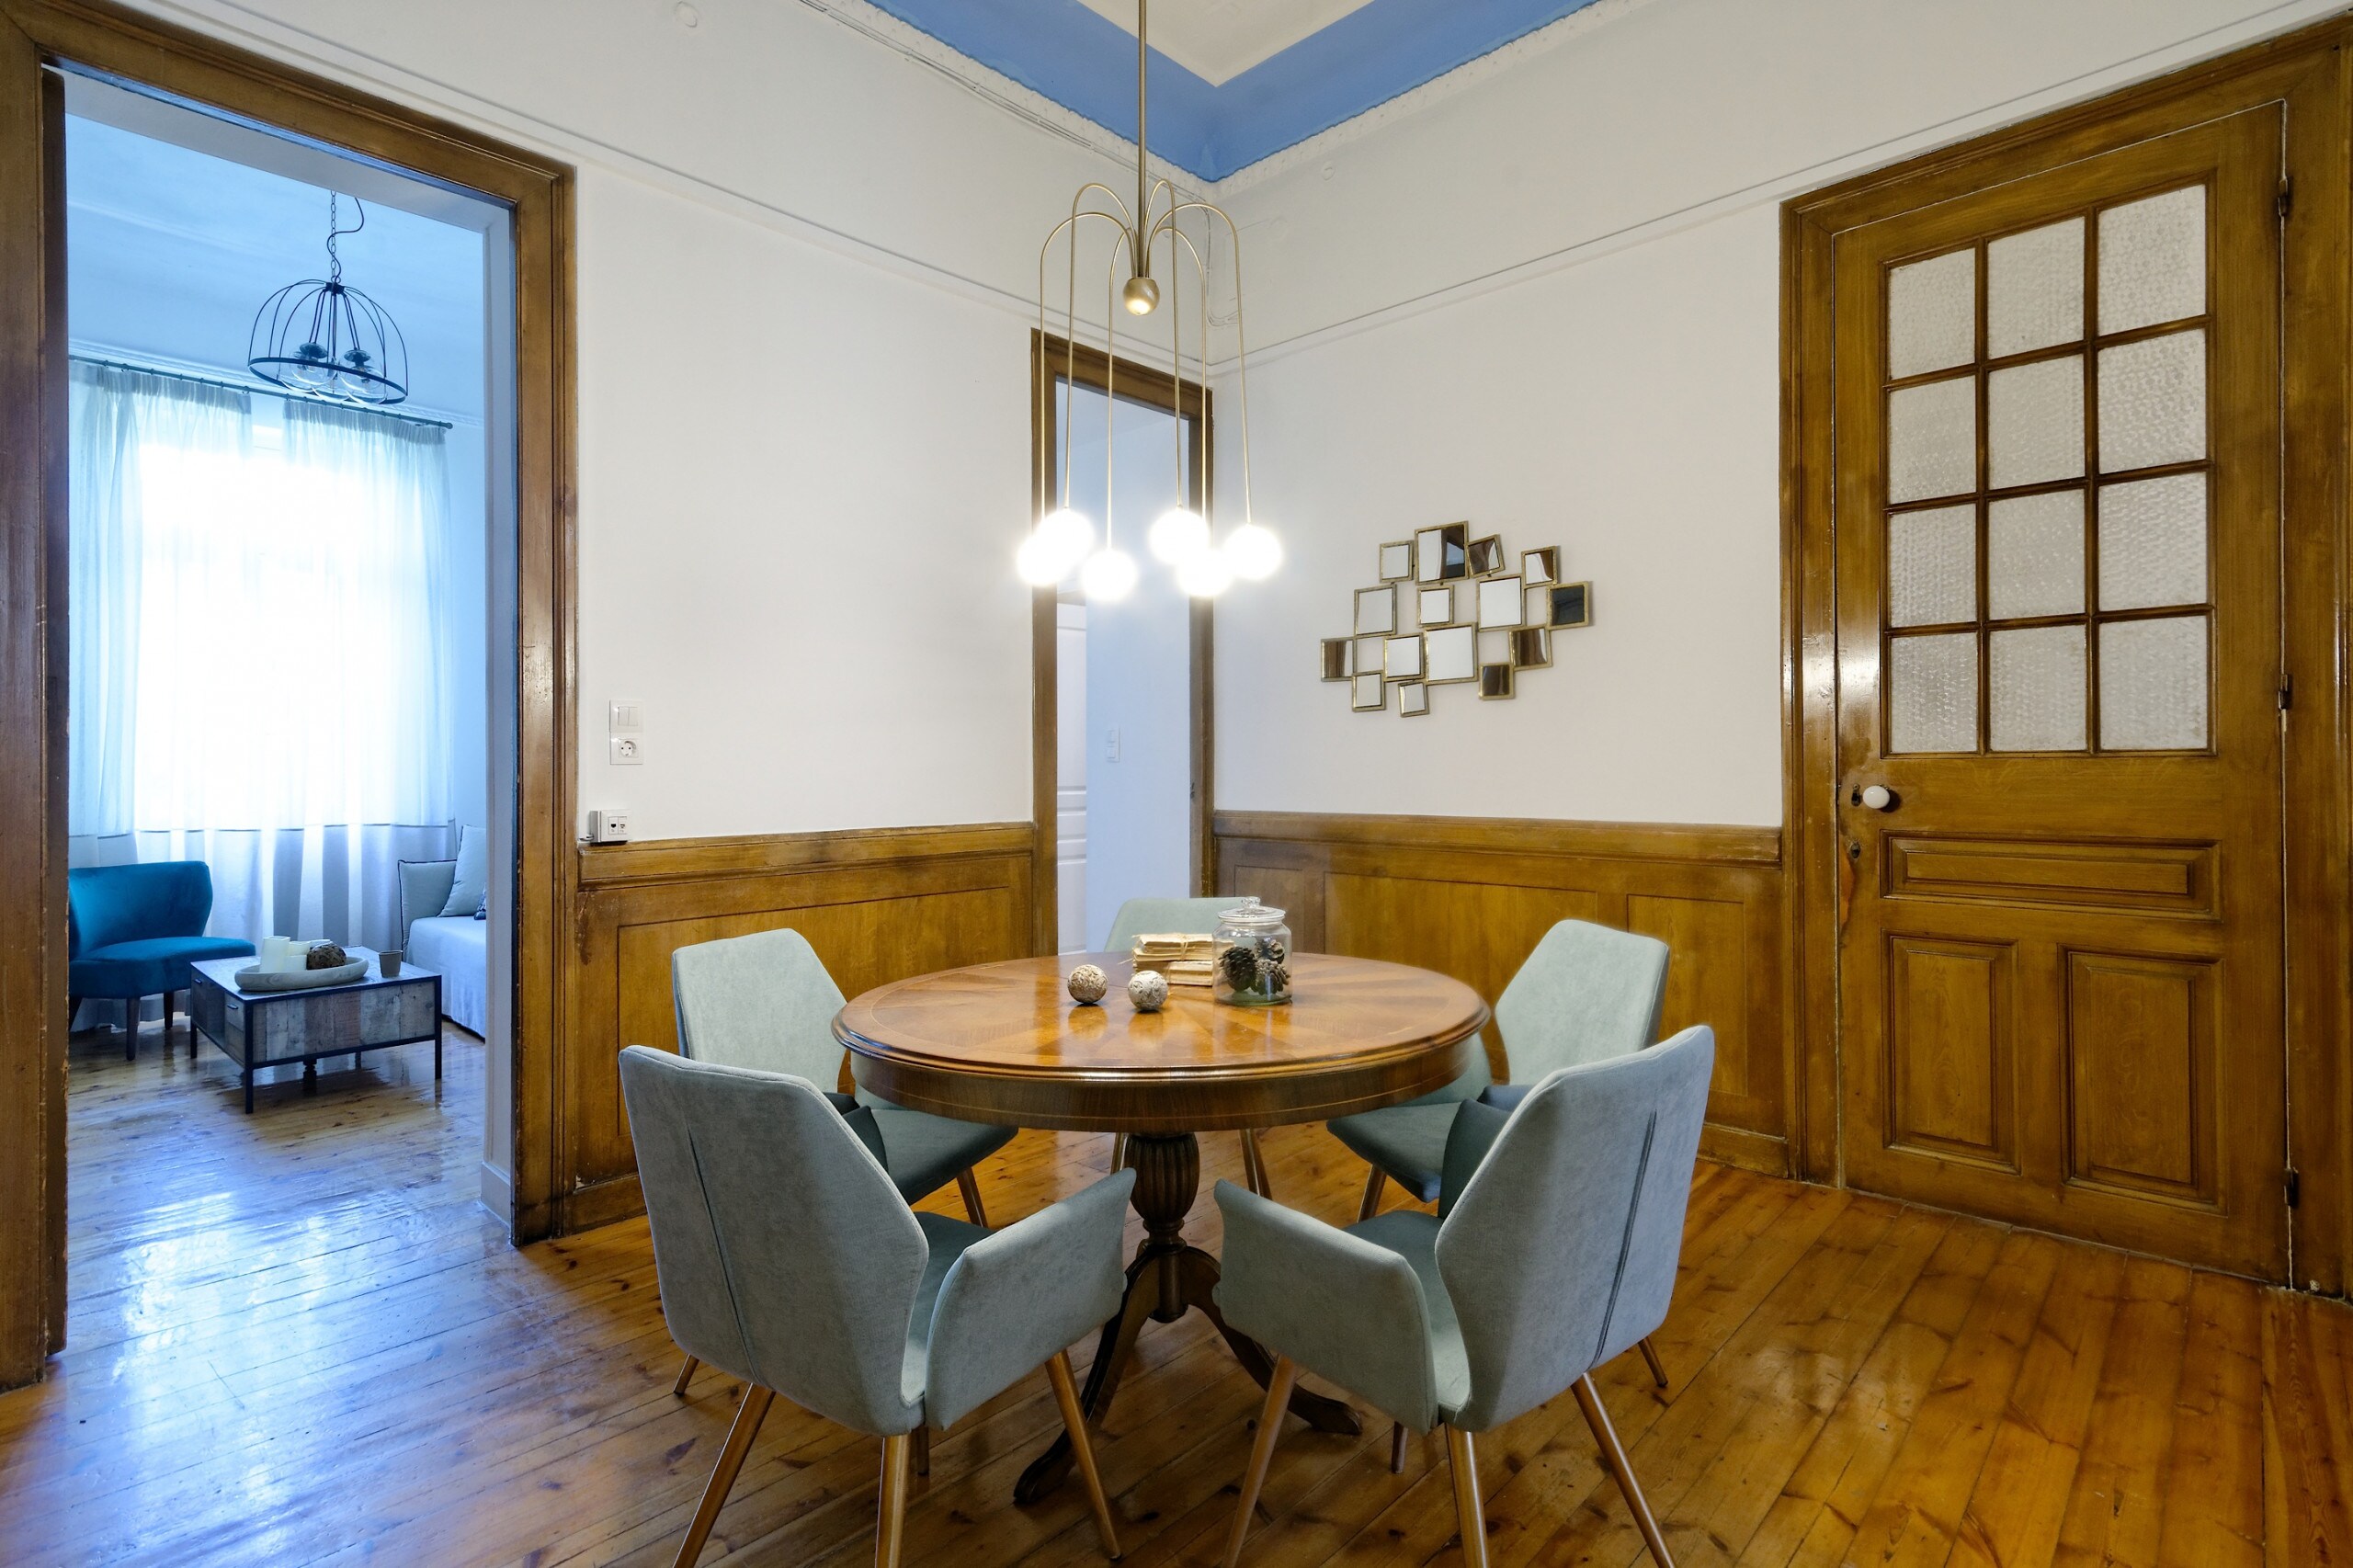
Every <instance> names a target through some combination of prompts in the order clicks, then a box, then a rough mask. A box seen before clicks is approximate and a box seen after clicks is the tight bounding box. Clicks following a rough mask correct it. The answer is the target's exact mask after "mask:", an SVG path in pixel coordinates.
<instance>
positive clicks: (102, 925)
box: [65, 860, 254, 1062]
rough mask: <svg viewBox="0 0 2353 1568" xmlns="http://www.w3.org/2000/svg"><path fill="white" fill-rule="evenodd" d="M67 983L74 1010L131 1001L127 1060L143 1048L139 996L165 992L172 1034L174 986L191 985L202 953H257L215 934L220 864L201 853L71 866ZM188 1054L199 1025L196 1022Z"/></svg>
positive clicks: (167, 1034) (126, 1008) (167, 1028)
mask: <svg viewBox="0 0 2353 1568" xmlns="http://www.w3.org/2000/svg"><path fill="white" fill-rule="evenodd" d="M65 903H66V930H65V954H66V970H65V975H66V979H65V989H66V991H67V993H68V994H69V995H70V996H71V997H72V1006H71V1008H70V1010H69V1013H68V1017H71V1016H72V1014H73V1013H77V1012H79V1011H80V1010H81V1006H82V999H83V998H84V997H85V996H87V997H106V998H108V999H111V1000H116V1001H119V1002H121V1003H122V1004H123V1043H122V1055H123V1060H124V1061H126V1062H128V1061H131V1060H133V1059H135V1058H136V1057H137V1056H138V1054H139V1004H140V1003H141V1002H142V1000H143V999H144V998H146V997H149V996H161V997H163V999H164V1040H165V1044H166V1045H167V1046H168V1045H169V1043H170V1041H171V1035H172V993H173V992H175V991H185V990H187V989H188V982H189V978H190V976H189V966H190V965H192V964H194V963H195V962H196V961H197V960H199V959H232V958H244V957H247V956H249V955H250V954H251V953H252V952H253V950H254V945H253V944H252V943H251V942H242V941H239V940H238V939H237V938H235V937H208V936H206V935H205V934H204V923H205V922H206V921H208V920H210V918H211V917H212V872H211V869H210V868H209V867H207V866H206V865H205V864H204V862H203V861H201V860H151V861H148V862H147V863H145V864H144V865H138V866H85V867H83V868H81V869H76V870H71V871H68V872H66V874H65ZM188 1054H189V1055H191V1056H193V1055H195V1054H196V1030H195V1028H193V1026H191V1027H190V1028H189V1029H188Z"/></svg>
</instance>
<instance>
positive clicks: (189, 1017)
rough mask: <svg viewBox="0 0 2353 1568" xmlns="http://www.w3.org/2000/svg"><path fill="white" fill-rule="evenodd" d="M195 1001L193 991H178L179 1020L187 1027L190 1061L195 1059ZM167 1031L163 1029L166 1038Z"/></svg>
mask: <svg viewBox="0 0 2353 1568" xmlns="http://www.w3.org/2000/svg"><path fill="white" fill-rule="evenodd" d="M195 1002H196V996H195V994H194V993H192V992H188V991H183V992H181V993H180V1021H181V1022H182V1023H183V1024H185V1025H186V1026H187V1027H188V1060H189V1061H190V1062H193V1061H195V1060H196V1009H195V1006H194V1004H195ZM169 1016H170V1015H168V1014H166V1015H165V1017H167V1018H168V1017H169ZM169 1033H170V1031H169V1030H168V1029H167V1030H166V1031H165V1034H166V1037H167V1038H168V1036H169Z"/></svg>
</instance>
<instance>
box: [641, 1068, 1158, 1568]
mask: <svg viewBox="0 0 2353 1568" xmlns="http://www.w3.org/2000/svg"><path fill="white" fill-rule="evenodd" d="M620 1070H621V1093H622V1096H623V1098H624V1100H625V1102H626V1103H627V1105H628V1107H629V1125H630V1135H631V1138H632V1139H634V1140H635V1142H636V1144H637V1169H638V1179H639V1180H640V1182H641V1183H642V1185H643V1187H644V1191H645V1212H646V1219H647V1221H648V1223H649V1224H650V1225H651V1226H652V1228H653V1233H654V1274H655V1277H656V1278H657V1279H658V1280H659V1282H660V1285H661V1290H662V1314H663V1316H664V1318H665V1319H666V1320H667V1322H668V1324H669V1326H670V1334H671V1336H672V1337H673V1338H675V1339H676V1340H677V1342H678V1343H679V1344H680V1345H682V1346H686V1349H687V1352H688V1355H691V1356H695V1357H698V1358H701V1359H703V1360H706V1361H709V1362H710V1364H711V1365H712V1366H714V1367H717V1368H719V1369H722V1370H723V1371H726V1372H728V1373H731V1374H732V1375H733V1376H735V1377H738V1378H741V1379H742V1380H744V1383H745V1390H744V1400H743V1403H742V1404H741V1405H740V1406H738V1407H737V1409H736V1413H735V1422H734V1425H733V1427H731V1428H730V1429H729V1431H728V1434H727V1440H726V1442H725V1443H724V1444H723V1445H722V1447H721V1449H720V1451H719V1459H718V1462H717V1463H716V1464H715V1465H714V1466H713V1467H712V1470H711V1473H710V1484H709V1485H708V1486H706V1487H705V1488H704V1490H703V1494H702V1502H701V1504H700V1505H699V1506H698V1507H697V1508H696V1509H695V1516H694V1520H693V1523H692V1524H690V1525H689V1526H688V1529H687V1537H686V1540H685V1541H684V1542H682V1543H681V1544H680V1546H679V1549H678V1556H677V1559H676V1562H677V1564H678V1568H690V1565H691V1564H692V1563H693V1562H695V1560H696V1559H697V1558H698V1557H699V1556H700V1555H701V1553H702V1549H703V1544H704V1542H705V1541H707V1540H709V1539H710V1530H711V1527H712V1525H713V1524H715V1523H716V1522H717V1520H718V1518H719V1510H720V1508H721V1507H722V1506H723V1505H724V1504H725V1503H726V1501H727V1494H728V1491H729V1489H730V1488H731V1487H733V1485H734V1483H735V1476H736V1473H737V1472H738V1471H741V1470H742V1469H743V1466H744V1459H745V1455H746V1454H747V1453H748V1452H750V1450H751V1447H752V1440H753V1438H754V1437H757V1436H758V1435H759V1430H760V1423H761V1422H762V1421H763V1420H764V1419H765V1418H766V1417H767V1412H768V1405H769V1403H771V1402H772V1401H773V1400H774V1399H775V1397H776V1396H777V1395H778V1394H782V1395H784V1397H785V1398H787V1399H789V1400H790V1401H791V1402H792V1403H795V1404H798V1405H800V1406H801V1408H803V1409H805V1410H809V1411H813V1412H814V1413H815V1414H817V1415H822V1416H824V1417H825V1418H826V1419H827V1420H830V1421H837V1422H839V1423H841V1425H843V1426H847V1427H850V1428H852V1429H853V1430H856V1431H859V1432H864V1433H868V1434H870V1435H871V1436H874V1437H881V1439H882V1487H881V1506H880V1518H879V1520H878V1522H877V1525H876V1528H875V1542H874V1561H875V1563H876V1568H898V1562H899V1548H900V1541H901V1539H902V1536H903V1533H904V1526H905V1517H906V1502H907V1474H908V1468H909V1462H910V1458H911V1452H912V1449H913V1442H914V1435H915V1433H916V1432H918V1431H923V1430H926V1429H927V1428H928V1427H930V1426H949V1425H952V1424H953V1423H955V1422H957V1421H960V1420H961V1419H962V1418H963V1417H964V1416H966V1415H970V1414H971V1413H972V1411H974V1410H975V1409H977V1408H979V1407H980V1406H981V1405H982V1404H983V1403H986V1402H987V1401H989V1400H991V1399H993V1398H995V1396H996V1395H997V1394H998V1393H999V1392H1002V1391H1003V1390H1005V1389H1006V1388H1008V1387H1010V1386H1011V1385H1012V1384H1013V1383H1015V1382H1016V1381H1019V1380H1020V1379H1021V1378H1023V1377H1026V1376H1027V1375H1029V1373H1030V1372H1032V1371H1035V1370H1037V1369H1039V1367H1040V1366H1041V1365H1042V1366H1043V1367H1044V1368H1045V1369H1046V1374H1047V1377H1048V1380H1049V1381H1051V1383H1052V1385H1053V1391H1054V1399H1055V1403H1057V1404H1059V1405H1060V1406H1061V1408H1062V1415H1063V1425H1064V1426H1066V1427H1068V1429H1069V1431H1070V1440H1071V1447H1072V1449H1073V1450H1074V1457H1075V1458H1076V1460H1077V1461H1078V1469H1079V1474H1080V1475H1081V1477H1082V1478H1084V1480H1085V1481H1086V1489H1087V1495H1088V1498H1089V1501H1090V1502H1091V1503H1092V1504H1093V1505H1094V1509H1095V1523H1096V1528H1097V1530H1098V1531H1100V1532H1101V1535H1102V1540H1103V1550H1104V1551H1105V1552H1106V1553H1107V1554H1108V1555H1109V1556H1111V1557H1114V1558H1117V1557H1118V1556H1119V1555H1120V1546H1119V1538H1118V1535H1117V1534H1116V1532H1115V1530H1114V1528H1113V1525H1112V1519H1111V1508H1110V1504H1109V1503H1108V1500H1106V1498H1105V1497H1104V1495H1103V1484H1102V1480H1101V1477H1100V1476H1099V1475H1098V1474H1097V1471H1096V1468H1095V1453H1094V1449H1092V1447H1090V1445H1089V1444H1088V1441H1087V1436H1086V1417H1085V1415H1083V1414H1082V1413H1081V1412H1080V1410H1079V1406H1078V1391H1077V1388H1076V1387H1075V1385H1074V1383H1073V1382H1072V1381H1071V1371H1070V1359H1069V1356H1068V1350H1069V1346H1071V1345H1072V1344H1073V1343H1074V1342H1075V1341H1077V1340H1079V1339H1081V1338H1084V1337H1085V1336H1086V1335H1090V1334H1094V1333H1096V1332H1097V1331H1098V1330H1099V1329H1100V1328H1101V1327H1102V1325H1103V1322H1104V1320H1105V1319H1106V1318H1108V1317H1110V1316H1112V1315H1113V1314H1114V1313H1116V1312H1118V1311H1119V1310H1120V1290H1121V1288H1122V1286H1123V1285H1124V1283H1125V1276H1124V1274H1123V1273H1122V1270H1121V1267H1120V1266H1121V1263H1122V1261H1123V1260H1122V1259H1121V1257H1120V1224H1121V1221H1123V1220H1124V1218H1125V1217H1126V1213H1127V1206H1128V1189H1129V1188H1130V1187H1133V1186H1134V1185H1135V1176H1134V1175H1133V1173H1131V1172H1128V1171H1120V1172H1118V1173H1116V1174H1115V1175H1113V1176H1108V1177H1107V1178H1106V1179H1104V1180H1102V1181H1098V1182H1097V1183H1096V1184H1095V1185H1094V1186H1092V1187H1088V1188H1087V1189H1086V1191H1084V1192H1081V1193H1079V1194H1077V1195H1076V1196H1074V1197H1072V1198H1067V1199H1063V1201H1062V1202H1060V1203H1057V1204H1054V1205H1053V1206H1052V1207H1051V1208H1049V1209H1044V1210H1040V1211H1039V1212H1037V1213H1035V1214H1032V1215H1030V1216H1029V1218H1028V1219H1026V1220H1023V1221H1019V1222H1018V1223H1017V1224H1012V1225H1008V1226H1006V1228H1005V1229H1003V1230H1001V1231H990V1230H987V1229H984V1228H983V1227H982V1226H979V1225H973V1224H967V1223H966V1222H964V1221H961V1220H951V1219H949V1218H948V1217H947V1216H946V1215H943V1214H918V1213H916V1212H915V1210H911V1209H909V1208H908V1207H907V1201H906V1199H905V1198H904V1197H903V1196H902V1195H901V1193H900V1191H899V1189H898V1187H897V1184H896V1183H895V1182H894V1181H893V1180H892V1176H891V1174H890V1173H889V1172H888V1171H886V1170H884V1169H883V1168H882V1165H881V1161H879V1160H877V1159H875V1158H874V1155H873V1152H872V1150H871V1149H870V1148H869V1147H868V1146H867V1144H866V1142H865V1141H864V1140H862V1139H861V1138H860V1137H859V1136H858V1133H857V1132H856V1131H855V1130H853V1129H852V1128H851V1126H850V1125H849V1122H848V1120H847V1119H846V1118H845V1117H843V1116H842V1115H841V1114H840V1112H839V1111H838V1110H836V1109H835V1108H834V1107H833V1106H832V1105H831V1104H829V1103H828V1102H827V1100H826V1098H825V1096H824V1094H823V1093H822V1092H820V1091H819V1089H818V1088H817V1086H816V1085H814V1084H813V1083H811V1082H810V1081H809V1080H807V1079H805V1078H801V1077H798V1076H794V1075H791V1074H779V1073H764V1072H756V1071H748V1070H745V1069H742V1068H735V1067H721V1066H715V1065H712V1064H710V1063H708V1062H692V1061H688V1060H686V1059H684V1058H681V1057H676V1056H673V1055H671V1054H670V1053H669V1052H667V1051H654V1050H652V1049H649V1048H648V1047H645V1046H642V1045H632V1046H631V1047H629V1048H628V1049H627V1050H625V1051H622V1052H621V1060H620Z"/></svg>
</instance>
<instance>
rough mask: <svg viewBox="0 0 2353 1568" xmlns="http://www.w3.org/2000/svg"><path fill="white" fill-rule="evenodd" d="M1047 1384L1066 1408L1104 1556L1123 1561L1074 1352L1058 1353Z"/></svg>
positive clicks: (1066, 1423)
mask: <svg viewBox="0 0 2353 1568" xmlns="http://www.w3.org/2000/svg"><path fill="white" fill-rule="evenodd" d="M1046 1381H1048V1382H1050V1383H1052V1384H1053V1385H1054V1403H1056V1404H1057V1405H1060V1406H1061V1407H1062V1413H1063V1430H1064V1431H1066V1432H1068V1433H1069V1434H1070V1452H1071V1458H1073V1459H1074V1460H1077V1461H1078V1474H1079V1479H1080V1480H1082V1481H1084V1482H1086V1501H1087V1503H1088V1504H1089V1505H1090V1506H1093V1508H1094V1509H1095V1533H1096V1534H1097V1535H1099V1536H1101V1537H1102V1538H1103V1555H1104V1556H1106V1557H1108V1558H1109V1559H1111V1561H1112V1562H1118V1561H1119V1560H1120V1532H1119V1530H1118V1529H1117V1528H1114V1527H1113V1524H1112V1520H1111V1499H1109V1498H1108V1497H1106V1496H1105V1495H1103V1475H1102V1472H1101V1471H1098V1470H1097V1469H1096V1468H1095V1443H1094V1440H1093V1439H1092V1438H1090V1437H1088V1436H1087V1435H1086V1411H1084V1410H1082V1409H1080V1408H1079V1403H1078V1384H1077V1383H1076V1382H1075V1381H1073V1380H1072V1378H1071V1374H1070V1352H1069V1351H1067V1350H1057V1351H1055V1352H1054V1355H1053V1358H1052V1359H1051V1360H1050V1361H1048V1362H1047V1363H1046Z"/></svg>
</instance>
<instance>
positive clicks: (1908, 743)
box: [1887, 631, 1977, 752]
mask: <svg viewBox="0 0 2353 1568" xmlns="http://www.w3.org/2000/svg"><path fill="white" fill-rule="evenodd" d="M1887 749H1888V750H1889V751H1891V752H1902V751H1975V750H1976V749H1977V638H1976V636H1975V634H1974V633H1972V632H1967V631H1957V632H1945V633H1941V634H1938V635H1936V636H1930V637H1898V638H1896V639H1895V640H1894V641H1893V642H1891V643H1890V644H1889V645H1888V653H1887Z"/></svg>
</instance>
